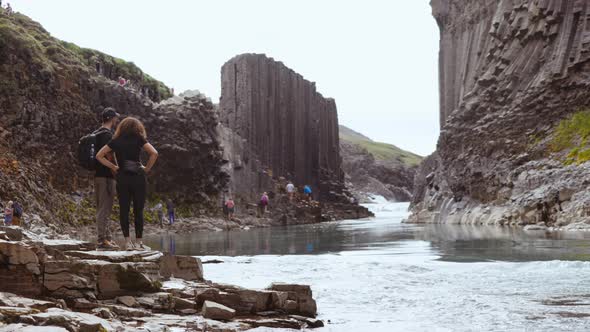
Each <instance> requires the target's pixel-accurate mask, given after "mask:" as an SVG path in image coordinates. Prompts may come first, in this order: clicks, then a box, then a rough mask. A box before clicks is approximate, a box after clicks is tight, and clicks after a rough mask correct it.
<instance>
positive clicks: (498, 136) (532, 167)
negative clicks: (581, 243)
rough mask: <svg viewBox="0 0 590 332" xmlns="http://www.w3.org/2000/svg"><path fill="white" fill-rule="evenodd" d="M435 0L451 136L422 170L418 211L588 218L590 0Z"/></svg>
mask: <svg viewBox="0 0 590 332" xmlns="http://www.w3.org/2000/svg"><path fill="white" fill-rule="evenodd" d="M431 5H432V10H433V15H434V17H435V19H436V21H437V23H438V25H439V28H440V53H439V80H440V85H439V88H440V119H441V135H440V138H439V141H438V146H437V151H436V152H435V153H434V154H433V155H431V156H429V157H428V158H427V159H426V160H425V161H424V162H423V163H422V164H421V166H420V169H419V171H418V176H417V177H416V183H415V192H414V199H413V204H412V211H413V214H412V216H411V217H410V219H409V221H411V222H448V223H477V224H501V225H507V224H519V225H528V224H538V225H539V226H542V227H561V226H563V225H567V224H576V225H582V224H584V223H585V222H586V221H588V212H587V211H588V209H587V208H586V207H587V206H589V204H590V196H589V195H587V192H588V190H587V189H588V188H587V187H588V184H590V176H589V173H588V170H589V169H590V165H589V164H588V163H587V162H586V161H587V160H588V159H589V158H588V151H589V150H588V147H587V146H586V138H587V136H588V134H587V130H588V125H587V124H588V121H587V120H586V119H588V118H589V117H590V115H588V113H587V112H586V111H585V108H586V107H587V106H588V105H589V102H590V93H589V92H588V91H589V90H588V85H589V84H590V79H589V78H588V75H587V73H588V70H589V69H590V62H589V61H588V60H589V58H590V30H589V27H590V6H589V3H588V2H587V1H577V0H576V1H565V0H563V1H562V0H552V1H532V0H530V1H512V0H500V1H496V0H484V1H458V0H433V1H432V2H431Z"/></svg>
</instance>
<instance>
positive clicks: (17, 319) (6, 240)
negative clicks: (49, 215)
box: [0, 227, 323, 332]
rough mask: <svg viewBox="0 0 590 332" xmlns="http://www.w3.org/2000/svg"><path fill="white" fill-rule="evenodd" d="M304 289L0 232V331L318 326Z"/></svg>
mask: <svg viewBox="0 0 590 332" xmlns="http://www.w3.org/2000/svg"><path fill="white" fill-rule="evenodd" d="M316 312H317V308H316V303H315V300H314V299H313V297H312V291H311V288H310V287H309V286H306V285H289V284H280V283H275V284H272V285H270V286H269V287H268V288H267V289H264V290H251V289H244V288H240V287H235V286H231V285H224V284H217V283H214V282H212V281H209V280H206V279H205V278H204V275H203V267H202V264H201V261H200V260H199V259H198V258H195V257H190V256H173V255H168V254H163V253H161V252H158V251H152V250H143V251H98V250H96V249H95V247H94V245H93V244H92V243H89V242H83V241H77V240H63V239H50V238H47V237H41V236H39V235H37V234H34V233H31V232H28V231H24V230H22V229H21V228H19V227H0V331H70V332H74V331H76V332H77V331H96V332H98V331H101V332H102V331H135V330H138V329H143V330H146V329H147V330H149V331H169V330H170V328H174V329H177V330H180V331H195V330H199V331H201V330H202V331H242V330H247V329H251V328H255V327H260V326H265V327H281V328H293V329H301V328H304V327H309V328H312V327H319V326H323V323H322V322H321V321H319V320H317V319H315V316H316Z"/></svg>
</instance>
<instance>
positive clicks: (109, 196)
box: [94, 107, 119, 249]
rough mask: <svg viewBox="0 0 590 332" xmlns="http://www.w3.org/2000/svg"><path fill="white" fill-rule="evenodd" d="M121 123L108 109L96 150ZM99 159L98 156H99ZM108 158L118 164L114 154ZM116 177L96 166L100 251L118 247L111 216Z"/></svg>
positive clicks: (106, 141) (101, 166)
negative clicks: (113, 235)
mask: <svg viewBox="0 0 590 332" xmlns="http://www.w3.org/2000/svg"><path fill="white" fill-rule="evenodd" d="M118 122H119V114H118V113H117V112H116V111H115V109H114V108H111V107H107V108H105V109H104V111H103V112H102V126H101V127H100V128H99V129H98V130H97V131H95V133H96V150H97V151H99V150H100V149H102V148H103V147H104V146H105V145H107V144H108V143H109V142H110V141H111V139H112V138H113V130H114V129H115V128H116V127H117V123H118ZM97 157H98V156H97ZM106 158H108V159H109V161H111V162H113V163H115V164H116V161H115V159H114V157H113V154H112V153H108V154H107V155H106ZM115 187H116V185H115V176H114V173H113V172H112V171H111V170H110V169H109V168H108V167H106V166H104V165H103V164H100V163H99V164H97V165H96V171H95V173H94V196H95V198H96V232H97V235H98V248H99V249H115V248H117V245H116V244H115V242H113V240H112V231H111V225H110V219H109V218H110V216H111V213H112V211H113V203H114V201H115V191H116V189H115Z"/></svg>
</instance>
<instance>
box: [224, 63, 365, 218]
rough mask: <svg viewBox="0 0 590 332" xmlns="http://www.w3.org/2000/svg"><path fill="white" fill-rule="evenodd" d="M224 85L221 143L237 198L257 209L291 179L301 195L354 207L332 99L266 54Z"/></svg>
mask: <svg viewBox="0 0 590 332" xmlns="http://www.w3.org/2000/svg"><path fill="white" fill-rule="evenodd" d="M221 83H222V87H221V88H222V90H221V101H220V112H221V122H222V124H223V126H224V127H225V128H224V129H223V134H222V135H223V137H224V142H225V143H224V149H225V152H226V156H227V158H228V159H229V161H230V163H229V172H230V173H231V174H232V182H231V184H230V187H231V190H232V192H233V193H234V194H236V195H237V196H239V197H240V196H241V197H242V198H244V199H246V200H251V201H252V200H254V202H257V201H258V199H259V195H260V194H261V193H262V192H263V191H269V192H270V191H274V189H275V183H277V181H278V180H279V179H281V178H284V179H287V180H291V181H293V183H294V184H295V185H296V186H297V187H299V188H300V189H301V188H303V186H304V185H305V184H308V185H310V186H311V187H312V188H313V191H314V198H315V199H318V200H319V201H321V202H326V203H335V202H340V203H342V204H350V203H348V202H349V199H348V196H349V194H348V193H347V192H346V190H345V187H344V173H343V172H342V169H341V158H340V152H339V138H338V116H337V112H336V103H335V101H334V100H333V99H331V98H324V97H323V96H322V95H321V94H320V93H319V92H317V91H316V88H315V83H312V82H309V81H307V80H305V79H304V78H303V77H302V76H301V75H299V74H297V73H296V72H294V71H293V70H291V69H289V68H287V67H286V66H285V65H284V64H283V63H281V62H277V61H275V60H274V59H272V58H268V57H266V56H265V55H261V54H242V55H238V56H236V57H234V58H233V59H231V60H229V61H228V62H227V63H225V64H224V65H223V68H222V70H221ZM367 215H368V213H364V216H367Z"/></svg>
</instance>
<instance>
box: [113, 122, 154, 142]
mask: <svg viewBox="0 0 590 332" xmlns="http://www.w3.org/2000/svg"><path fill="white" fill-rule="evenodd" d="M132 135H137V136H140V137H142V138H143V139H147V133H146V132H145V127H144V126H143V123H141V121H139V120H138V119H136V118H133V117H127V118H125V119H124V120H123V121H121V123H119V126H117V131H115V135H114V136H113V138H118V137H120V136H132Z"/></svg>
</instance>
